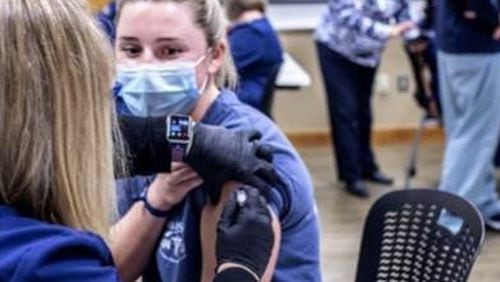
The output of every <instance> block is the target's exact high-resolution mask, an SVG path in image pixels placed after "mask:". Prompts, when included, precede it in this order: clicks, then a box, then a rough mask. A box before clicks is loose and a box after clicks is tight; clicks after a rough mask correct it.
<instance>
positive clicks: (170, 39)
mask: <svg viewBox="0 0 500 282" xmlns="http://www.w3.org/2000/svg"><path fill="white" fill-rule="evenodd" d="M155 41H156V42H164V41H166V42H181V43H182V42H183V40H182V39H181V38H177V37H160V38H158V39H156V40H155Z"/></svg>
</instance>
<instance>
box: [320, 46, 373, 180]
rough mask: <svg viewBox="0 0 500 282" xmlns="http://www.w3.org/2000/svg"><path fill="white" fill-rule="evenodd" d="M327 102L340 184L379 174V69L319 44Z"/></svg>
mask: <svg viewBox="0 0 500 282" xmlns="http://www.w3.org/2000/svg"><path fill="white" fill-rule="evenodd" d="M316 47H317V50H318V56H319V61H320V65H321V72H322V73H323V81H324V84H325V90H326V94H327V98H328V109H329V114H330V128H331V137H332V141H333V146H334V150H335V156H336V160H337V170H338V177H339V180H341V181H345V182H346V183H352V182H354V181H357V180H360V179H361V178H362V177H363V176H364V175H369V174H371V173H373V172H375V171H377V170H378V167H377V164H376V163H375V157H374V155H373V151H372V148H371V131H372V110H371V96H372V86H373V80H374V77H375V72H376V68H370V67H364V66H361V65H358V64H355V63H353V62H351V61H349V60H347V59H346V58H344V57H343V56H342V55H340V54H338V53H337V52H335V51H333V50H331V49H330V48H328V47H327V46H326V45H324V44H322V43H319V42H317V43H316Z"/></svg>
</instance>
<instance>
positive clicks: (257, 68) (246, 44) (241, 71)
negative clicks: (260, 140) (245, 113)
mask: <svg viewBox="0 0 500 282" xmlns="http://www.w3.org/2000/svg"><path fill="white" fill-rule="evenodd" d="M229 44H230V46H231V54H232V56H233V60H234V63H235V65H236V69H237V70H238V75H239V78H240V79H239V87H238V90H237V91H236V92H237V94H238V97H239V98H240V100H241V101H242V102H244V103H246V104H248V105H250V106H252V107H254V108H256V109H262V106H263V105H262V103H263V98H264V91H265V87H266V84H267V82H268V80H269V78H270V77H271V75H272V74H273V71H275V70H276V69H277V68H279V66H280V65H281V64H282V62H283V49H282V48H281V44H280V42H279V39H278V36H277V35H276V32H275V31H274V29H273V28H272V26H271V24H270V23H269V21H268V20H267V18H262V19H258V20H255V21H252V22H248V23H241V24H237V25H235V26H234V27H233V28H232V29H231V30H230V31H229Z"/></svg>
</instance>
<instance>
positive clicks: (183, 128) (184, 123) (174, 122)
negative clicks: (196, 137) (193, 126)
mask: <svg viewBox="0 0 500 282" xmlns="http://www.w3.org/2000/svg"><path fill="white" fill-rule="evenodd" d="M189 130H190V127H189V117H188V116H170V124H169V131H168V138H169V139H171V140H179V141H189V137H190V136H189V134H190V132H189Z"/></svg>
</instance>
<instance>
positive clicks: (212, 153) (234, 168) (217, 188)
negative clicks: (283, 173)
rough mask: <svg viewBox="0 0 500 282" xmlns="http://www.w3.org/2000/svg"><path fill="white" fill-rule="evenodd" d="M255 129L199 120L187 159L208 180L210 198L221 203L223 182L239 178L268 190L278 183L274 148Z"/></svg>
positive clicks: (243, 181)
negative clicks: (241, 128)
mask: <svg viewBox="0 0 500 282" xmlns="http://www.w3.org/2000/svg"><path fill="white" fill-rule="evenodd" d="M260 138H261V134H260V133H259V132H258V131H255V130H246V131H235V130H230V129H226V128H223V127H219V126H209V125H204V124H200V123H197V124H196V126H195V128H194V134H193V143H192V145H191V149H190V151H189V154H188V155H187V156H186V158H185V162H186V163H187V164H189V166H191V168H192V169H193V170H194V171H196V172H197V173H198V174H199V175H200V176H201V177H202V178H203V180H204V181H205V182H206V183H207V184H209V187H210V191H209V196H210V201H211V203H212V204H214V205H216V204H218V203H219V199H220V194H221V189H222V186H223V184H224V183H225V182H227V181H238V182H240V183H243V184H247V185H250V186H253V187H256V188H258V189H259V190H260V191H261V193H263V194H265V195H266V193H267V192H268V191H269V189H270V187H271V186H273V185H275V184H276V181H277V176H276V173H275V171H274V168H273V166H272V164H271V162H272V158H273V155H272V149H271V148H270V147H269V146H266V145H263V144H261V143H260V142H259V140H260Z"/></svg>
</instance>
